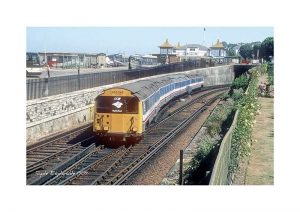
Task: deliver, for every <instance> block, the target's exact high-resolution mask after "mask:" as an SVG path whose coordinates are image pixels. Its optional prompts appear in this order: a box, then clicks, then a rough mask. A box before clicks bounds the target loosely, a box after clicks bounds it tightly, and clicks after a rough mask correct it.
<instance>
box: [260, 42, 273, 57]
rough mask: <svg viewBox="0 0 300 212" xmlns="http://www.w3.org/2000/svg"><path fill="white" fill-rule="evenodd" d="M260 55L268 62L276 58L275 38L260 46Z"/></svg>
mask: <svg viewBox="0 0 300 212" xmlns="http://www.w3.org/2000/svg"><path fill="white" fill-rule="evenodd" d="M260 55H261V57H262V58H264V59H265V60H267V61H270V57H273V56H274V41H273V37H267V38H266V39H265V40H264V41H263V42H262V43H261V46H260Z"/></svg>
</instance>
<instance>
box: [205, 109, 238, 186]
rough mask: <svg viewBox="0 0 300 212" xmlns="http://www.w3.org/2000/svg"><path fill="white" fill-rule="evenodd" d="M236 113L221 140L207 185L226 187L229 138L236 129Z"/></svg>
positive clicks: (229, 148) (229, 147)
mask: <svg viewBox="0 0 300 212" xmlns="http://www.w3.org/2000/svg"><path fill="white" fill-rule="evenodd" d="M238 113H239V112H238V111H237V112H236V113H235V115H234V119H233V121H232V125H231V127H230V128H229V130H228V131H227V133H226V135H225V136H224V138H223V140H222V143H221V146H220V149H219V153H218V156H217V159H216V162H215V165H214V168H213V172H212V175H211V178H210V182H209V185H228V177H227V175H228V167H229V163H230V150H231V138H232V134H233V130H234V128H235V127H236V123H237V118H238Z"/></svg>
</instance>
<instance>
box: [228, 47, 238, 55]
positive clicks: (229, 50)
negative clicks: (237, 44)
mask: <svg viewBox="0 0 300 212" xmlns="http://www.w3.org/2000/svg"><path fill="white" fill-rule="evenodd" d="M227 55H228V56H236V54H235V51H234V50H233V49H228V50H227Z"/></svg>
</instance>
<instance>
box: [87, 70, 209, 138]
mask: <svg viewBox="0 0 300 212" xmlns="http://www.w3.org/2000/svg"><path fill="white" fill-rule="evenodd" d="M203 84H204V79H203V77H202V76H201V75H199V74H195V73H194V74H187V73H180V74H173V75H167V76H160V77H158V76H155V77H149V78H147V79H143V80H138V81H136V82H134V83H128V84H124V85H122V86H120V87H114V88H109V89H106V90H104V91H103V92H102V93H101V94H99V95H98V96H97V97H96V99H95V107H94V111H95V114H94V123H93V132H94V133H95V134H96V135H97V136H98V137H100V138H101V139H103V140H105V141H106V142H107V141H108V142H118V143H126V142H136V141H139V140H140V139H141V138H142V136H143V132H144V131H145V129H146V126H148V125H149V124H150V123H151V121H152V120H153V119H154V118H155V116H156V115H157V114H158V112H159V111H160V109H161V108H162V107H163V106H164V105H165V104H167V103H168V102H169V101H171V100H172V99H174V98H176V97H178V96H179V95H182V94H184V93H187V92H188V93H190V92H191V91H192V90H194V89H198V88H201V87H203Z"/></svg>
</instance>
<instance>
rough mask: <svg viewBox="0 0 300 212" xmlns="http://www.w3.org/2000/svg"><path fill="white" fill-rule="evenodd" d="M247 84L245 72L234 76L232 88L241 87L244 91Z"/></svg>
mask: <svg viewBox="0 0 300 212" xmlns="http://www.w3.org/2000/svg"><path fill="white" fill-rule="evenodd" d="M248 84H249V80H248V77H247V76H246V74H243V75H241V76H239V77H238V78H235V79H234V81H233V83H232V89H240V88H242V89H243V90H244V91H245V90H246V89H247V86H248Z"/></svg>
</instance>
